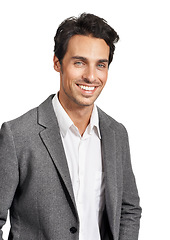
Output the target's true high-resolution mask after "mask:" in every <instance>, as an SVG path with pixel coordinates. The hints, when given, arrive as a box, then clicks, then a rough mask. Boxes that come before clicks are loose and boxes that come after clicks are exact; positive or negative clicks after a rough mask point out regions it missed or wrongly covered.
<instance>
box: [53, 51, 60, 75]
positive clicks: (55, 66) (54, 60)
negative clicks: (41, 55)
mask: <svg viewBox="0 0 170 240" xmlns="http://www.w3.org/2000/svg"><path fill="white" fill-rule="evenodd" d="M53 62H54V69H55V70H56V71H57V72H61V64H60V62H59V60H58V58H57V57H56V56H55V54H54V57H53Z"/></svg>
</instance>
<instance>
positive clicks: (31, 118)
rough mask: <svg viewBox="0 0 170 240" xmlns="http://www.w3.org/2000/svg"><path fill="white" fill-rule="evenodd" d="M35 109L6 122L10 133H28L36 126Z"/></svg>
mask: <svg viewBox="0 0 170 240" xmlns="http://www.w3.org/2000/svg"><path fill="white" fill-rule="evenodd" d="M36 119H37V107H35V108H33V109H31V110H29V111H28V112H26V113H24V114H23V115H21V116H19V117H17V118H15V119H13V120H10V121H8V122H7V124H8V126H9V127H10V129H11V131H12V132H22V131H23V132H24V131H29V130H30V129H32V128H33V126H34V125H36V122H37V121H36Z"/></svg>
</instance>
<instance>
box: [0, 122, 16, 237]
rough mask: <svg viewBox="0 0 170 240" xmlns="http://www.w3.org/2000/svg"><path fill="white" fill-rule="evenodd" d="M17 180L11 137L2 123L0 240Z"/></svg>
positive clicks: (6, 125) (6, 126)
mask: <svg viewBox="0 0 170 240" xmlns="http://www.w3.org/2000/svg"><path fill="white" fill-rule="evenodd" d="M18 180H19V173H18V163H17V156H16V151H15V145H14V141H13V136H12V132H11V130H10V127H9V125H8V123H4V124H3V125H2V128H1V130H0V240H2V239H3V238H2V234H3V232H2V227H3V225H4V224H5V222H6V219H7V213H8V209H9V208H10V206H11V204H12V201H13V197H14V194H15V191H16V188H17V185H18Z"/></svg>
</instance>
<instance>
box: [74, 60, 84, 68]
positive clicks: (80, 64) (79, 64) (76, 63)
mask: <svg viewBox="0 0 170 240" xmlns="http://www.w3.org/2000/svg"><path fill="white" fill-rule="evenodd" d="M74 65H76V66H78V67H80V66H82V65H83V63H82V62H80V61H78V62H75V63H74Z"/></svg>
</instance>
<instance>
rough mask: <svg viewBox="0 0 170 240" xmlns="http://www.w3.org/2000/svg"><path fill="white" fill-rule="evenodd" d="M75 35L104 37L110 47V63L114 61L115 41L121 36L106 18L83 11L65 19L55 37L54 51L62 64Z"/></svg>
mask: <svg viewBox="0 0 170 240" xmlns="http://www.w3.org/2000/svg"><path fill="white" fill-rule="evenodd" d="M74 35H84V36H92V37H95V38H100V39H103V40H104V41H105V42H106V43H107V45H108V46H109V47H110V54H109V64H110V63H111V62H112V59H113V54H114V50H115V45H114V44H115V43H117V42H118V40H119V36H118V34H117V33H116V31H115V30H114V29H113V28H112V27H111V26H109V25H108V24H107V22H106V20H104V19H103V18H100V17H98V16H95V15H93V14H87V13H82V14H81V15H80V16H79V17H78V18H76V17H70V18H67V19H66V20H64V21H63V22H62V23H61V24H60V25H59V27H58V29H57V32H56V35H55V37H54V41H55V46H54V53H55V56H56V57H57V58H58V59H59V61H60V64H62V60H63V58H64V56H65V54H66V51H67V47H68V42H69V40H70V38H71V37H73V36H74Z"/></svg>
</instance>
